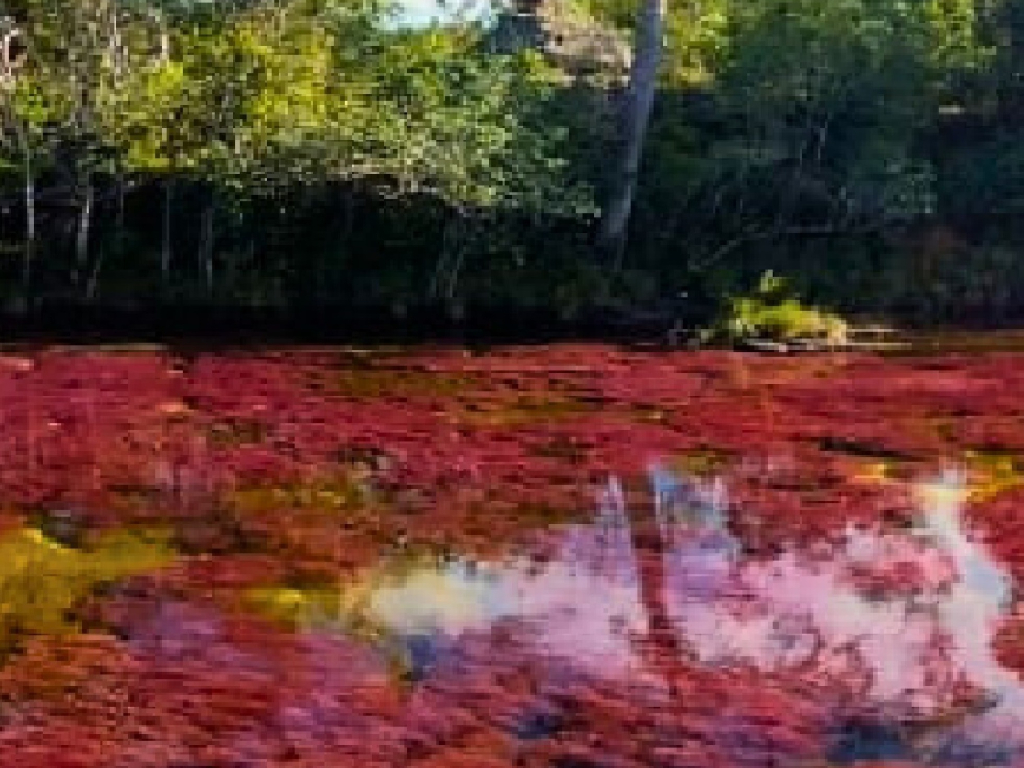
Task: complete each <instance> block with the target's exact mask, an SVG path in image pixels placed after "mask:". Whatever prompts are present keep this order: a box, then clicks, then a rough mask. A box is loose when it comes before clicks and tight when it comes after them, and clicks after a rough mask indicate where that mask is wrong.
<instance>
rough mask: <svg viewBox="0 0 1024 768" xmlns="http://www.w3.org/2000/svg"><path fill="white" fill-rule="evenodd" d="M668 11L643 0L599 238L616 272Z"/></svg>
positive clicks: (656, 1)
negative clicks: (620, 132) (619, 151)
mask: <svg viewBox="0 0 1024 768" xmlns="http://www.w3.org/2000/svg"><path fill="white" fill-rule="evenodd" d="M666 9H667V0H643V3H642V5H641V6H640V10H639V12H638V14H639V15H638V17H637V24H636V37H635V40H636V42H635V46H634V48H635V50H634V58H633V64H632V67H631V70H630V76H629V90H628V93H627V94H626V101H625V105H624V110H623V117H622V148H621V153H620V156H619V158H618V161H617V169H616V171H615V172H614V175H613V177H612V179H611V182H610V184H609V192H608V196H607V202H606V204H605V208H604V211H603V215H602V219H601V229H600V236H599V237H600V240H599V242H600V245H601V248H602V249H603V250H604V251H605V252H606V253H607V254H608V256H609V257H610V258H611V260H612V262H613V265H614V269H615V270H616V271H617V270H618V269H619V268H620V267H621V266H622V258H623V254H624V249H625V246H626V232H627V227H628V226H629V215H630V211H631V209H632V206H633V198H634V196H635V195H636V186H637V179H638V176H639V173H640V161H641V158H642V156H643V148H644V139H645V138H646V136H647V126H648V123H649V122H650V117H651V108H652V107H653V106H654V94H655V89H656V88H657V80H658V66H659V64H660V62H661V50H662V37H663V35H664V25H665V13H666Z"/></svg>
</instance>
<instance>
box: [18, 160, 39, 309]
mask: <svg viewBox="0 0 1024 768" xmlns="http://www.w3.org/2000/svg"><path fill="white" fill-rule="evenodd" d="M24 174H25V181H24V183H25V252H24V257H23V259H22V267H21V291H22V299H23V300H24V302H25V310H26V311H28V309H29V307H30V306H31V304H32V267H33V264H34V262H35V253H36V180H35V173H34V170H33V168H32V155H31V153H30V152H29V150H28V148H27V147H26V148H25V154H24Z"/></svg>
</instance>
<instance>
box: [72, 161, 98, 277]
mask: <svg viewBox="0 0 1024 768" xmlns="http://www.w3.org/2000/svg"><path fill="white" fill-rule="evenodd" d="M83 192H84V193H85V194H84V197H83V199H82V207H81V208H80V209H79V212H78V233H77V234H76V236H75V272H74V283H75V285H79V284H80V283H81V281H82V280H83V279H85V273H86V271H87V270H88V267H89V230H90V227H91V225H92V208H93V203H94V201H95V197H96V191H95V187H93V185H92V179H91V178H89V177H88V176H87V177H86V179H85V189H84V190H83Z"/></svg>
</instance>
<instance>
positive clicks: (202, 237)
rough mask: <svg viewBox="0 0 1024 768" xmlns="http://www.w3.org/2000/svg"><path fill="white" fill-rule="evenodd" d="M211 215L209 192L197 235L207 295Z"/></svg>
mask: <svg viewBox="0 0 1024 768" xmlns="http://www.w3.org/2000/svg"><path fill="white" fill-rule="evenodd" d="M213 214H214V209H213V192H210V193H209V194H208V196H207V198H206V200H205V202H204V203H203V212H202V216H201V221H200V233H199V269H200V271H201V272H202V273H203V280H204V283H205V285H206V293H207V294H208V295H212V294H213Z"/></svg>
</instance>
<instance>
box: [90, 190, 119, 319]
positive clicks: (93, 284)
mask: <svg viewBox="0 0 1024 768" xmlns="http://www.w3.org/2000/svg"><path fill="white" fill-rule="evenodd" d="M116 183H117V213H116V215H115V219H114V255H115V256H116V257H117V259H118V261H120V260H121V257H122V256H124V192H125V189H124V187H125V185H124V174H122V173H118V175H117V182H116ZM103 261H104V251H103V250H101V251H100V252H99V254H97V256H96V262H95V263H94V264H93V265H92V271H91V272H90V273H89V282H88V284H87V285H86V288H85V298H86V300H87V301H90V302H91V301H94V300H95V299H96V293H97V291H98V290H99V284H100V270H102V269H103Z"/></svg>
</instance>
